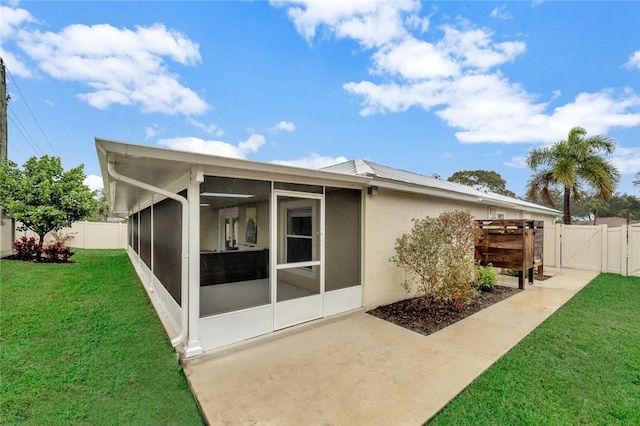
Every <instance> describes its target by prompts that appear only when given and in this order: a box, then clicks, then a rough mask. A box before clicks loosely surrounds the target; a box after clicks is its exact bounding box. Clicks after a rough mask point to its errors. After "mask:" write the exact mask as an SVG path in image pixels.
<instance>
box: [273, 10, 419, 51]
mask: <svg viewBox="0 0 640 426" xmlns="http://www.w3.org/2000/svg"><path fill="white" fill-rule="evenodd" d="M271 4H272V5H274V6H280V7H286V8H287V14H288V15H289V18H291V20H292V21H293V23H294V25H295V27H296V29H297V30H298V32H299V33H300V34H301V35H302V36H303V37H304V38H305V39H307V41H311V40H312V39H313V38H314V37H315V36H316V31H317V30H318V28H320V27H323V28H326V29H327V30H328V31H329V33H331V34H333V35H334V36H335V37H337V38H351V39H355V40H357V41H358V42H359V43H361V44H362V45H363V46H365V47H367V48H370V47H374V46H381V45H383V44H385V43H387V42H389V41H391V40H397V39H400V38H402V37H404V36H406V35H407V30H406V28H405V21H404V19H405V16H406V15H408V16H407V17H410V16H411V15H415V14H416V12H418V11H419V10H420V2H419V1H417V0H372V1H362V0H341V1H317V0H271ZM408 22H409V23H410V24H411V25H412V26H413V25H415V24H416V23H417V21H416V20H415V19H414V20H409V21H408ZM424 25H425V24H424V23H420V26H421V27H422V26H424ZM427 25H428V24H427Z"/></svg>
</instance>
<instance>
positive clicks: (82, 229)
mask: <svg viewBox="0 0 640 426" xmlns="http://www.w3.org/2000/svg"><path fill="white" fill-rule="evenodd" d="M18 225H19V224H16V227H17V226H18ZM62 232H64V233H67V234H72V235H73V239H72V240H71V241H69V246H70V247H75V248H84V249H113V248H127V224H126V223H111V222H85V221H83V222H75V223H74V224H73V225H72V226H71V228H65V229H63V230H62ZM23 235H26V236H27V238H30V237H35V238H36V239H37V238H38V236H37V235H36V234H34V233H33V232H31V231H18V230H16V233H15V238H16V239H18V238H20V237H21V236H23ZM52 240H53V237H52V236H51V234H47V235H46V236H45V243H46V242H51V241H52Z"/></svg>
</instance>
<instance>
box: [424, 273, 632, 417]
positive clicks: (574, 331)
mask: <svg viewBox="0 0 640 426" xmlns="http://www.w3.org/2000/svg"><path fill="white" fill-rule="evenodd" d="M441 424H442V425H574V424H585V425H605V424H606V425H611V424H625V425H631V424H633V425H638V424H640V278H631V277H622V276H620V275H611V274H603V275H600V276H598V277H597V278H596V279H594V280H593V281H592V282H591V283H589V285H588V286H587V287H585V288H584V289H583V290H582V291H581V292H580V293H578V294H577V295H576V296H575V297H574V298H573V299H571V300H570V301H569V302H568V303H567V304H566V305H564V306H563V307H562V308H561V309H559V310H558V311H557V312H556V313H555V314H554V315H552V316H551V317H550V318H549V319H548V320H547V321H545V322H544V323H543V324H542V325H540V327H538V328H537V329H536V330H534V331H533V333H531V334H530V335H529V336H527V337H526V338H525V339H524V340H523V341H522V342H521V343H520V344H518V345H517V346H516V347H514V348H513V349H512V350H511V351H510V352H509V353H507V354H506V355H505V356H504V357H503V358H501V359H500V360H499V361H498V362H496V364H494V365H493V366H492V367H491V368H489V369H488V370H487V371H486V372H485V373H484V374H483V375H481V376H480V377H479V378H478V379H477V380H476V381H475V382H473V383H472V384H471V385H470V386H469V387H468V388H467V389H466V390H465V391H464V392H462V393H461V394H460V395H458V397H457V398H455V399H454V400H453V401H451V402H450V403H449V404H448V405H447V406H446V407H445V408H444V409H443V410H442V411H441V412H440V413H439V414H438V415H437V416H436V417H434V418H433V419H432V421H431V422H429V425H441Z"/></svg>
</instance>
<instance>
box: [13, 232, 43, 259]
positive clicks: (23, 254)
mask: <svg viewBox="0 0 640 426" xmlns="http://www.w3.org/2000/svg"><path fill="white" fill-rule="evenodd" d="M39 248H40V247H39V246H38V242H37V241H36V239H35V238H33V237H31V238H27V237H26V236H24V235H23V236H22V237H20V239H19V240H16V241H14V242H13V251H14V252H15V256H16V258H18V259H21V260H32V259H34V258H35V257H36V254H37V253H38V249H39Z"/></svg>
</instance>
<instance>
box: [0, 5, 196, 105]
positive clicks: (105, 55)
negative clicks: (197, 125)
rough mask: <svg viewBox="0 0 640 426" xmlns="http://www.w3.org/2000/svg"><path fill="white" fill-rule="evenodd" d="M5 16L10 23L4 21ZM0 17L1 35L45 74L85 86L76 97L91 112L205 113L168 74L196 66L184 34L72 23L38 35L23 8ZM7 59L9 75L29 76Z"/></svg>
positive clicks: (159, 28) (190, 92)
mask: <svg viewBox="0 0 640 426" xmlns="http://www.w3.org/2000/svg"><path fill="white" fill-rule="evenodd" d="M7 11H8V12H9V16H10V17H11V19H10V20H9V23H6V22H4V21H5V19H4V18H5V16H6V15H5V13H6V12H7ZM2 13H3V22H4V23H3V24H2V25H1V26H0V28H1V31H2V32H5V31H10V33H11V36H12V37H13V38H14V39H15V41H16V43H17V46H18V47H19V48H20V49H21V50H22V52H23V53H24V54H26V55H28V56H29V57H30V58H31V59H32V60H33V61H35V62H36V63H37V65H38V67H39V68H40V69H41V70H42V71H44V72H45V73H47V74H49V75H50V76H52V77H54V78H57V79H60V80H68V81H74V82H79V83H82V84H84V85H86V86H88V88H89V91H87V92H84V93H80V94H78V98H79V99H81V100H83V101H85V102H87V103H88V104H90V105H91V106H93V107H95V108H98V109H105V108H108V107H110V106H111V105H113V104H120V105H138V106H140V108H141V109H142V110H143V111H144V112H160V113H165V114H174V115H175V114H184V115H194V114H201V113H204V112H205V111H206V110H207V109H208V108H209V106H208V105H207V103H206V102H205V101H204V100H203V99H202V98H200V96H198V94H196V93H195V92H194V91H193V90H191V89H189V88H188V87H185V86H184V85H183V84H182V83H180V82H179V76H178V75H176V74H174V73H172V72H170V70H169V69H168V66H167V62H168V61H173V62H177V63H179V64H182V65H187V66H193V65H196V64H197V63H199V62H200V61H201V57H200V52H199V49H200V48H199V46H198V44H197V43H194V42H193V41H191V40H190V39H188V38H187V37H186V36H185V35H184V34H181V33H179V32H177V31H174V30H171V29H167V28H165V27H164V25H161V24H154V25H151V26H149V27H142V26H137V27H135V29H133V30H131V29H127V28H116V27H113V26H111V25H108V24H100V25H91V26H89V25H82V24H76V25H70V26H67V27H65V28H63V29H62V30H60V31H58V32H54V31H45V32H41V31H39V30H32V29H30V28H27V27H26V24H27V23H32V22H35V19H34V18H33V17H31V15H29V14H28V12H26V11H24V10H23V9H11V8H6V7H3V9H2ZM3 56H4V53H3ZM9 59H10V60H11V62H12V63H11V64H9V66H10V67H11V68H12V72H13V69H16V70H17V71H16V72H17V73H20V75H22V76H25V77H27V76H29V75H30V74H29V71H28V70H27V69H26V68H25V67H24V66H22V67H21V65H22V64H21V62H20V61H18V60H17V58H16V57H15V56H14V57H9Z"/></svg>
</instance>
